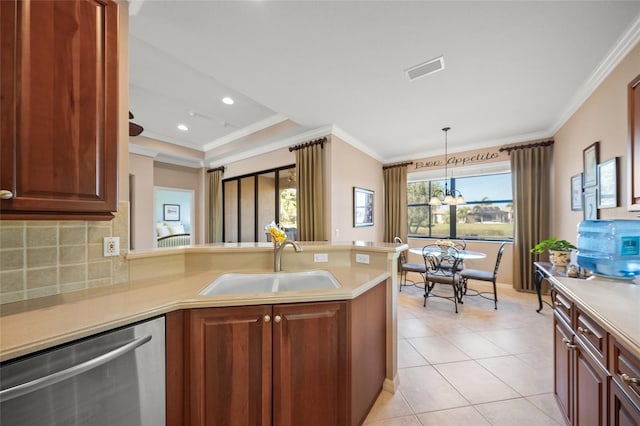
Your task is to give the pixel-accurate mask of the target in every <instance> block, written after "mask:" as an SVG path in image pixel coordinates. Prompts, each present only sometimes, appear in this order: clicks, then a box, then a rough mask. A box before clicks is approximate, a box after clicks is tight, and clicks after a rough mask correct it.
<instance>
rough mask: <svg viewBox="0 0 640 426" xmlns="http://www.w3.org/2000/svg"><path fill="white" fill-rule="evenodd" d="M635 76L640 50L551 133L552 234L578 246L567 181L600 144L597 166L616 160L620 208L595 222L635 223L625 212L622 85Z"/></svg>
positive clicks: (579, 217) (624, 96)
mask: <svg viewBox="0 0 640 426" xmlns="http://www.w3.org/2000/svg"><path fill="white" fill-rule="evenodd" d="M638 73H640V44H638V45H636V46H635V47H634V48H633V50H632V51H631V52H630V53H629V54H628V55H627V57H626V58H625V59H624V60H623V61H622V62H621V63H620V64H619V65H618V66H617V67H616V68H615V69H614V70H613V71H612V72H611V74H610V75H609V76H608V77H607V78H606V79H605V80H604V81H603V83H602V84H601V85H600V86H599V87H598V88H597V89H596V90H595V91H594V92H593V94H592V95H591V96H590V97H589V98H588V99H587V100H586V101H585V102H584V104H583V105H582V106H581V107H580V108H579V109H578V110H577V111H576V113H575V114H574V115H573V116H572V117H571V118H570V119H569V120H568V121H567V122H566V123H565V124H564V125H563V126H562V127H561V128H560V130H559V131H558V132H557V133H556V135H555V137H554V139H555V146H554V153H553V155H554V167H553V171H554V190H553V198H552V204H553V208H552V218H551V219H552V234H553V235H557V236H558V238H563V239H566V240H569V241H572V242H574V243H575V242H577V233H578V229H577V228H578V224H579V223H580V222H581V221H582V219H583V217H582V212H576V211H571V202H570V200H571V198H570V196H571V194H570V184H569V180H570V178H571V176H573V175H576V174H578V173H581V172H582V150H583V149H584V148H586V147H587V146H589V145H591V144H592V143H593V142H595V141H600V162H602V161H606V160H608V159H610V158H612V157H620V160H619V163H618V165H619V181H618V185H620V194H619V199H618V202H619V204H618V205H620V206H622V207H618V208H612V209H601V210H600V219H634V218H635V217H636V215H635V214H632V213H630V212H628V211H627V204H628V199H627V143H628V122H627V120H628V115H627V84H628V83H629V82H630V81H631V80H632V79H633V78H635V77H636V76H637V75H638Z"/></svg>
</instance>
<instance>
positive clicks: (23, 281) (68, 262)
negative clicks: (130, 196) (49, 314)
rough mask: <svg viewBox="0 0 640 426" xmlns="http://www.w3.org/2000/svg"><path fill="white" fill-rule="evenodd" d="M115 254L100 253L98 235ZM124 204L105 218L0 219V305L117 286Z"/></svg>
mask: <svg viewBox="0 0 640 426" xmlns="http://www.w3.org/2000/svg"><path fill="white" fill-rule="evenodd" d="M112 236H113V237H120V255H119V256H114V257H104V256H103V249H102V247H103V246H102V240H103V238H104V237H112ZM128 247H129V203H128V202H120V204H119V211H118V212H117V213H115V218H114V219H113V220H111V221H109V222H92V221H91V222H89V221H9V220H5V221H0V303H9V302H15V301H19V300H25V299H33V298H36V297H42V296H49V295H52V294H58V293H67V292H71V291H76V290H82V289H86V288H92V287H100V286H106V285H112V284H117V283H120V282H124V281H127V280H128V279H129V268H128V264H127V261H126V260H125V258H124V256H125V255H126V253H127V250H128Z"/></svg>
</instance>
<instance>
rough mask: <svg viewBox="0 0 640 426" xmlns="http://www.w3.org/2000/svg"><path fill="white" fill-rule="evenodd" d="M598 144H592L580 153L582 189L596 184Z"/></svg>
mask: <svg viewBox="0 0 640 426" xmlns="http://www.w3.org/2000/svg"><path fill="white" fill-rule="evenodd" d="M599 156H600V142H599V141H598V142H594V143H592V144H591V145H589V146H588V147H587V148H586V149H584V150H583V151H582V172H583V177H582V185H583V187H584V188H588V187H590V186H594V185H597V184H598V161H599V158H598V157H599Z"/></svg>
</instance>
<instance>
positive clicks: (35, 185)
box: [0, 0, 118, 220]
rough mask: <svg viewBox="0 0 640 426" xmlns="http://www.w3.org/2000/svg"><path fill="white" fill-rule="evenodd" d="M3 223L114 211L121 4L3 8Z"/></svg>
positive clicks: (89, 0)
mask: <svg viewBox="0 0 640 426" xmlns="http://www.w3.org/2000/svg"><path fill="white" fill-rule="evenodd" d="M0 28H1V31H0V45H1V46H2V49H0V100H1V105H0V109H1V116H2V120H1V122H2V124H1V125H0V128H1V130H0V140H1V148H0V149H1V151H0V190H2V193H0V198H1V199H0V210H1V212H2V219H101V220H104V219H110V218H112V217H113V215H112V214H111V212H113V211H116V210H117V189H118V188H117V149H118V5H117V3H116V2H114V1H111V0H67V1H49V0H42V1H38V0H22V1H17V0H4V1H1V2H0Z"/></svg>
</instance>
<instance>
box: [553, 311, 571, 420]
mask: <svg viewBox="0 0 640 426" xmlns="http://www.w3.org/2000/svg"><path fill="white" fill-rule="evenodd" d="M553 330H554V333H553V338H554V342H553V356H554V363H553V367H554V375H553V378H554V389H555V394H556V401H557V402H558V406H559V407H560V412H561V413H562V415H563V416H564V419H565V422H566V423H567V424H571V423H572V419H573V410H572V406H573V401H572V399H571V398H572V397H573V392H572V381H573V374H572V367H573V354H572V353H571V350H570V349H569V347H568V346H567V344H573V343H572V335H573V334H572V333H571V330H569V327H568V326H567V325H565V323H564V322H563V321H562V320H560V319H559V318H558V315H557V313H556V314H554V316H553Z"/></svg>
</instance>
